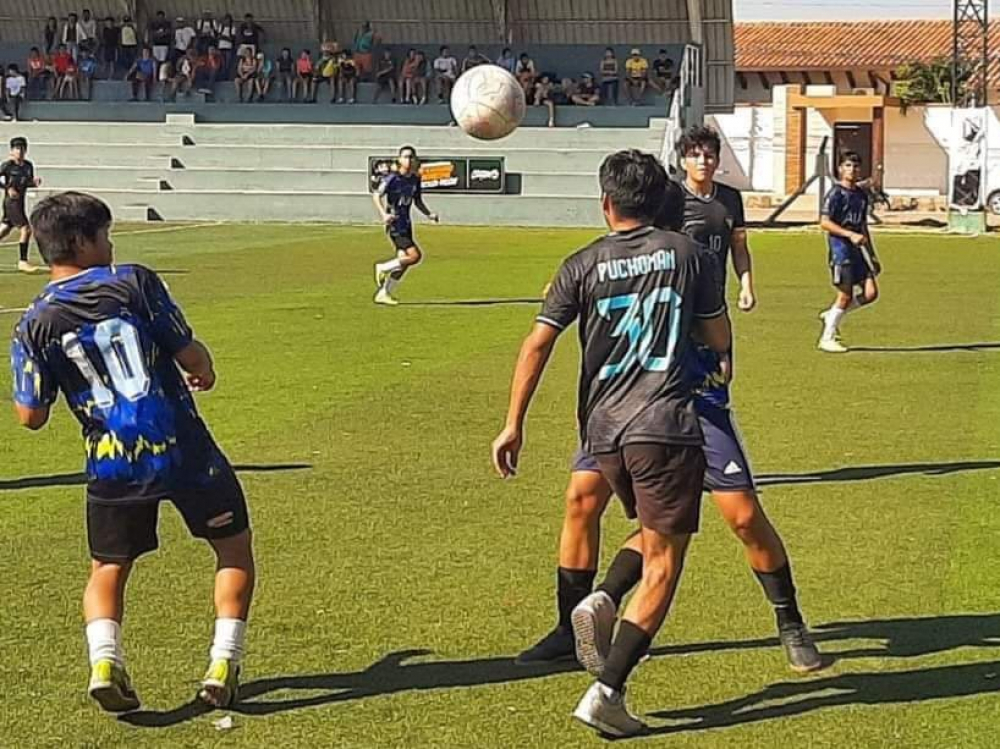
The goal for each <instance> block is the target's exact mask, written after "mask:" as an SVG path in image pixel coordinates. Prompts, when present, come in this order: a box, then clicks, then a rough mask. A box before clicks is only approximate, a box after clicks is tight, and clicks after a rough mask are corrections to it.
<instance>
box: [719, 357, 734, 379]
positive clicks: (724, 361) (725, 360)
mask: <svg viewBox="0 0 1000 749" xmlns="http://www.w3.org/2000/svg"><path fill="white" fill-rule="evenodd" d="M719 372H721V373H722V384H723V385H728V384H729V383H730V382H732V381H733V360H732V357H730V356H729V354H720V355H719Z"/></svg>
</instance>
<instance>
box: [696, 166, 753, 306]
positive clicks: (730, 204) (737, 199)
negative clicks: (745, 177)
mask: <svg viewBox="0 0 1000 749" xmlns="http://www.w3.org/2000/svg"><path fill="white" fill-rule="evenodd" d="M683 187H684V233H685V234H687V235H688V236H689V237H691V238H692V239H694V240H695V241H696V242H698V243H699V244H701V245H704V246H705V247H706V248H708V250H709V251H710V252H711V253H712V256H713V257H714V259H715V262H716V272H717V273H718V278H717V279H716V281H717V283H718V284H719V285H720V286H721V287H722V290H723V294H724V293H725V289H726V262H727V261H728V259H729V252H730V250H731V249H732V243H733V232H734V231H736V230H737V229H743V228H745V227H746V219H745V217H744V213H743V197H742V196H741V195H740V191H739V190H736V189H734V188H732V187H729V186H728V185H721V184H719V183H718V182H716V183H715V184H714V185H713V186H712V192H711V194H710V195H706V196H704V197H702V196H701V195H695V194H694V193H693V192H691V188H690V187H688V186H687V184H686V183H685V184H684V185H683Z"/></svg>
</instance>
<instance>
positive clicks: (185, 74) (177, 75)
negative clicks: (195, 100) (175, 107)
mask: <svg viewBox="0 0 1000 749" xmlns="http://www.w3.org/2000/svg"><path fill="white" fill-rule="evenodd" d="M197 64H198V56H197V54H196V53H195V51H194V48H193V47H192V48H191V49H189V50H188V51H187V53H186V54H185V55H184V56H183V57H181V58H179V59H178V60H177V62H176V63H174V74H173V76H171V78H170V93H168V94H167V99H168V101H177V94H178V93H182V94H184V95H185V96H190V95H191V90H192V88H193V87H194V73H195V68H196V66H197Z"/></svg>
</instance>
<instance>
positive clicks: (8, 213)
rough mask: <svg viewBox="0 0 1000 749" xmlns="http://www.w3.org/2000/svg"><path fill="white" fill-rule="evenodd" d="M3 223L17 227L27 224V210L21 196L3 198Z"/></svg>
mask: <svg viewBox="0 0 1000 749" xmlns="http://www.w3.org/2000/svg"><path fill="white" fill-rule="evenodd" d="M3 223H5V224H7V225H8V226H14V227H17V228H18V229H20V228H21V227H22V226H27V225H28V212H27V210H26V209H25V206H24V198H23V197H20V198H9V197H5V198H4V199H3Z"/></svg>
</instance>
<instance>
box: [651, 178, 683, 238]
mask: <svg viewBox="0 0 1000 749" xmlns="http://www.w3.org/2000/svg"><path fill="white" fill-rule="evenodd" d="M653 223H654V224H655V225H656V227H657V228H658V229H666V230H667V231H680V230H681V229H682V228H684V191H683V190H682V189H681V186H680V185H679V184H677V183H676V182H675V181H674V180H672V179H668V180H667V187H666V190H665V196H664V199H663V205H662V206H661V207H660V212H659V213H658V214H657V216H656V220H655V221H654V222H653Z"/></svg>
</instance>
